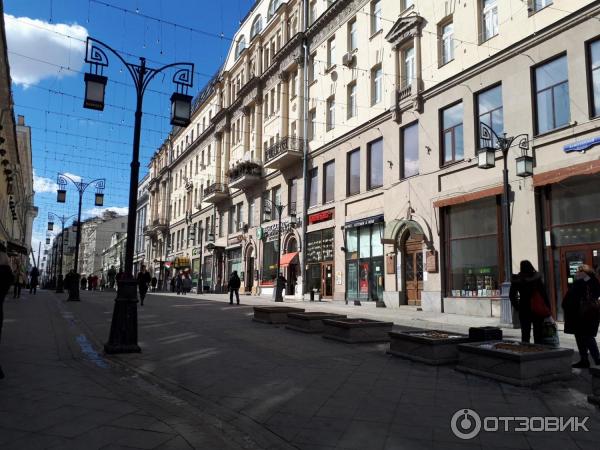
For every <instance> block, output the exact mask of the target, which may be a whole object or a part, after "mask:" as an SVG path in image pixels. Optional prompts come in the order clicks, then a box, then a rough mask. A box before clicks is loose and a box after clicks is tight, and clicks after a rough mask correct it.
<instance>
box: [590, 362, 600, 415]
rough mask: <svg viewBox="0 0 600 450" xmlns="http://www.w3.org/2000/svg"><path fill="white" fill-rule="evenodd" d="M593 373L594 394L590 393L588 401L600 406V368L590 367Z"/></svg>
mask: <svg viewBox="0 0 600 450" xmlns="http://www.w3.org/2000/svg"><path fill="white" fill-rule="evenodd" d="M590 373H591V374H592V394H591V395H588V401H589V402H590V403H592V404H594V405H596V406H600V368H598V367H590Z"/></svg>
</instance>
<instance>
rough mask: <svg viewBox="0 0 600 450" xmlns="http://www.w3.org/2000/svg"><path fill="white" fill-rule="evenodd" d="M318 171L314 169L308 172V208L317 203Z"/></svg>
mask: <svg viewBox="0 0 600 450" xmlns="http://www.w3.org/2000/svg"><path fill="white" fill-rule="evenodd" d="M318 177H319V169H318V168H317V167H315V168H314V169H311V170H310V171H309V172H308V206H309V208H310V207H311V206H316V205H317V203H318V201H319V200H318V198H317V197H318V193H317V191H318V189H319V183H318Z"/></svg>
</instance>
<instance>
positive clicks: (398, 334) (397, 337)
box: [388, 330, 469, 365]
mask: <svg viewBox="0 0 600 450" xmlns="http://www.w3.org/2000/svg"><path fill="white" fill-rule="evenodd" d="M389 335H390V339H391V342H390V349H389V350H388V353H389V354H391V355H394V356H400V357H401V358H406V359H410V360H411V361H418V362H422V363H425V364H431V365H441V364H452V363H455V362H457V361H458V344H464V343H465V342H469V336H467V335H466V334H460V333H452V332H447V331H441V330H410V331H390V333H389Z"/></svg>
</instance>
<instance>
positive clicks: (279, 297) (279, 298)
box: [273, 205, 283, 302]
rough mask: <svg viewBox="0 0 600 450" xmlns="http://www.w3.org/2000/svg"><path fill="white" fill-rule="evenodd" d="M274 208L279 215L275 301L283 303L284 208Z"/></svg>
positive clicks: (277, 206) (275, 206)
mask: <svg viewBox="0 0 600 450" xmlns="http://www.w3.org/2000/svg"><path fill="white" fill-rule="evenodd" d="M273 206H274V208H273V209H277V215H278V216H279V217H278V221H277V224H278V227H277V228H278V229H277V276H276V278H275V301H276V302H282V301H283V296H282V295H281V289H280V286H279V284H280V279H279V277H280V272H279V271H280V270H281V213H282V212H283V208H282V207H281V205H273Z"/></svg>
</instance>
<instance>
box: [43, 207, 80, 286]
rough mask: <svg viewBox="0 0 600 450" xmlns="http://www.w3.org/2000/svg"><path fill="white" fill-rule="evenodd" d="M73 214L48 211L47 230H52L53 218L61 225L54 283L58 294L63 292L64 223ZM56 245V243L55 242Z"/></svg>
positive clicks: (47, 242)
mask: <svg viewBox="0 0 600 450" xmlns="http://www.w3.org/2000/svg"><path fill="white" fill-rule="evenodd" d="M74 217H75V214H73V215H72V216H59V215H58V214H54V213H53V212H48V230H52V229H53V228H54V220H58V221H59V222H60V225H61V228H60V229H61V232H60V262H59V267H60V273H59V275H58V280H57V283H56V292H57V293H58V294H61V293H63V292H64V291H63V279H62V277H63V275H62V266H63V255H64V253H65V224H66V223H67V221H69V220H70V219H72V218H74ZM49 241H50V239H46V244H49V243H50V242H49ZM57 245H58V244H57Z"/></svg>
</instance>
